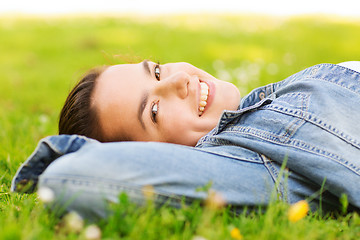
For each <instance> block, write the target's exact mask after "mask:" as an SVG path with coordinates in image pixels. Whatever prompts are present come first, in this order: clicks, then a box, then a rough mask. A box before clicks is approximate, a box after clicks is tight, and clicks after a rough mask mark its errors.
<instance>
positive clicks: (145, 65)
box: [142, 60, 151, 76]
mask: <svg viewBox="0 0 360 240" xmlns="http://www.w3.org/2000/svg"><path fill="white" fill-rule="evenodd" d="M142 65H143V67H144V70H145V72H146V74H148V75H149V76H151V71H150V66H149V61H148V60H144V61H142Z"/></svg>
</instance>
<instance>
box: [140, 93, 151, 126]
mask: <svg viewBox="0 0 360 240" xmlns="http://www.w3.org/2000/svg"><path fill="white" fill-rule="evenodd" d="M148 98H149V94H148V93H147V92H145V93H144V94H143V95H142V97H141V101H140V105H139V110H138V119H139V122H140V124H141V126H142V128H143V129H144V130H146V127H145V124H144V121H143V118H142V115H143V113H144V109H145V108H146V104H147V102H148Z"/></svg>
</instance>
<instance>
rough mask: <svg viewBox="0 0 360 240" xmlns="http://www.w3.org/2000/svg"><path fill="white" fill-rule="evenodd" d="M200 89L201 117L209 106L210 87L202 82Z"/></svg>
mask: <svg viewBox="0 0 360 240" xmlns="http://www.w3.org/2000/svg"><path fill="white" fill-rule="evenodd" d="M200 87H201V91H200V102H199V109H198V110H199V117H200V116H201V115H202V114H203V112H204V110H205V106H206V104H207V99H208V95H209V86H208V85H207V84H206V83H204V82H200Z"/></svg>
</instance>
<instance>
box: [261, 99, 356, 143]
mask: <svg viewBox="0 0 360 240" xmlns="http://www.w3.org/2000/svg"><path fill="white" fill-rule="evenodd" d="M263 109H268V110H273V111H277V112H280V113H283V114H286V115H289V116H293V117H298V118H303V119H304V120H305V121H307V122H310V123H312V124H314V125H315V126H318V127H320V128H322V129H324V130H326V131H328V132H330V133H332V134H333V135H335V136H337V137H338V138H340V139H342V140H344V141H345V142H347V143H350V144H351V145H353V146H354V147H356V148H359V149H360V143H359V142H358V141H356V140H355V139H353V138H351V137H350V135H349V134H346V133H344V132H340V130H339V129H338V128H336V127H333V126H332V125H331V124H327V123H326V122H325V121H323V120H321V119H320V118H319V117H317V116H316V115H313V114H310V113H309V112H307V114H305V115H304V116H302V115H303V114H301V113H300V114H299V113H298V112H299V111H300V110H295V111H294V110H292V109H288V108H285V107H283V106H278V105H275V104H274V105H268V106H264V107H263ZM300 112H301V111H300Z"/></svg>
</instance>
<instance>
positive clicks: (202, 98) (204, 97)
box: [200, 95, 208, 101]
mask: <svg viewBox="0 0 360 240" xmlns="http://www.w3.org/2000/svg"><path fill="white" fill-rule="evenodd" d="M207 98H208V96H207V95H201V97H200V101H206V100H207Z"/></svg>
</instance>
